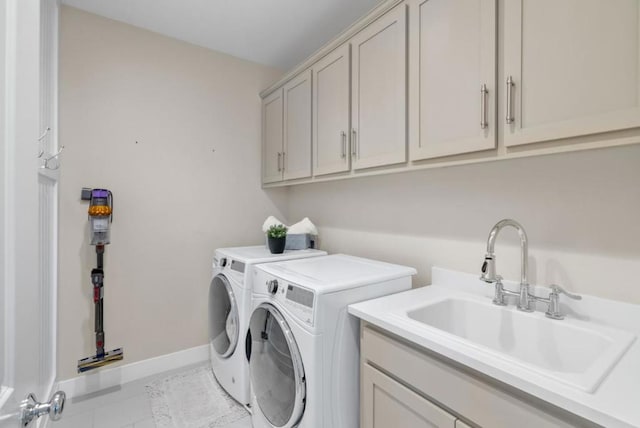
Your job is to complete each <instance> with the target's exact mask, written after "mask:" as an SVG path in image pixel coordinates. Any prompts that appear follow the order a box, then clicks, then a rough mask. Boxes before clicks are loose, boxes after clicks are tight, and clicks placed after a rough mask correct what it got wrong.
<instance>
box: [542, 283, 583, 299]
mask: <svg viewBox="0 0 640 428" xmlns="http://www.w3.org/2000/svg"><path fill="white" fill-rule="evenodd" d="M549 287H550V288H551V293H552V294H555V295H558V294H566V295H567V297H569V298H570V299H573V300H582V296H579V295H577V294H573V293H570V292H568V291H567V290H565V289H564V288H562V287H560V286H559V285H557V284H551V285H550V286H549Z"/></svg>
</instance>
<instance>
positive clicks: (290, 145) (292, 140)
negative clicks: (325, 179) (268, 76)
mask: <svg viewBox="0 0 640 428" xmlns="http://www.w3.org/2000/svg"><path fill="white" fill-rule="evenodd" d="M305 177H311V70H307V71H305V72H303V73H300V75H298V76H297V77H295V78H294V79H292V80H290V81H289V82H288V83H287V84H286V85H284V87H282V88H280V89H277V90H276V91H274V92H273V93H271V94H270V95H268V96H267V97H265V98H264V99H263V100H262V182H263V183H265V184H268V183H276V182H278V181H282V180H293V179H296V178H305Z"/></svg>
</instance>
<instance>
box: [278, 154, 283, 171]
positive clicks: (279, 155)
mask: <svg viewBox="0 0 640 428" xmlns="http://www.w3.org/2000/svg"><path fill="white" fill-rule="evenodd" d="M281 156H282V153H280V152H278V172H280V171H282V168H280V157H281Z"/></svg>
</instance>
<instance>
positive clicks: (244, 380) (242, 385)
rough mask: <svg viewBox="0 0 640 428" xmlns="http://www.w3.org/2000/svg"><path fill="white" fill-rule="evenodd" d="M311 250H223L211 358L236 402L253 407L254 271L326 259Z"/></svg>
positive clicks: (217, 264)
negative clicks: (249, 349)
mask: <svg viewBox="0 0 640 428" xmlns="http://www.w3.org/2000/svg"><path fill="white" fill-rule="evenodd" d="M326 255H327V253H326V252H325V251H320V250H314V249H307V250H291V251H285V252H284V253H283V254H271V252H270V251H269V249H268V248H266V247H265V246H264V245H259V246H253V247H235V248H220V249H218V250H216V252H215V256H214V260H213V278H212V280H211V284H210V286H209V357H210V361H211V368H212V370H213V374H214V376H215V377H216V379H217V380H218V382H219V383H220V385H221V386H222V387H223V388H224V389H225V391H227V393H229V395H231V396H232V397H233V398H234V399H235V400H236V401H238V402H239V403H240V404H243V405H245V406H247V405H249V403H250V394H249V365H248V360H247V356H246V352H245V349H246V347H245V346H246V335H247V329H248V328H249V316H250V315H251V279H252V272H253V267H254V266H255V265H258V264H261V263H269V262H274V261H278V260H279V261H282V260H290V259H300V258H307V257H318V256H326Z"/></svg>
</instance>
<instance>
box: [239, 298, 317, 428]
mask: <svg viewBox="0 0 640 428" xmlns="http://www.w3.org/2000/svg"><path fill="white" fill-rule="evenodd" d="M249 330H250V332H251V341H252V343H251V359H250V360H249V373H250V377H251V387H252V388H253V393H254V395H255V397H256V401H257V402H258V406H259V407H260V412H261V413H262V414H263V415H264V417H265V418H266V419H267V420H268V421H269V422H270V423H271V425H273V426H274V427H283V428H290V427H293V426H295V425H296V424H297V423H298V422H299V421H300V418H301V417H302V414H303V413H304V403H305V397H306V385H305V375H304V366H303V365H302V357H301V355H300V351H299V350H298V345H296V342H295V338H294V337H293V333H292V332H291V329H290V328H289V325H288V324H287V322H286V321H285V319H284V317H283V316H282V314H281V313H280V311H279V310H278V309H277V308H276V307H275V306H273V305H271V304H269V303H263V304H261V305H260V306H258V307H257V308H256V309H255V310H254V311H253V314H252V315H251V322H250V324H249ZM254 411H255V410H254Z"/></svg>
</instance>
